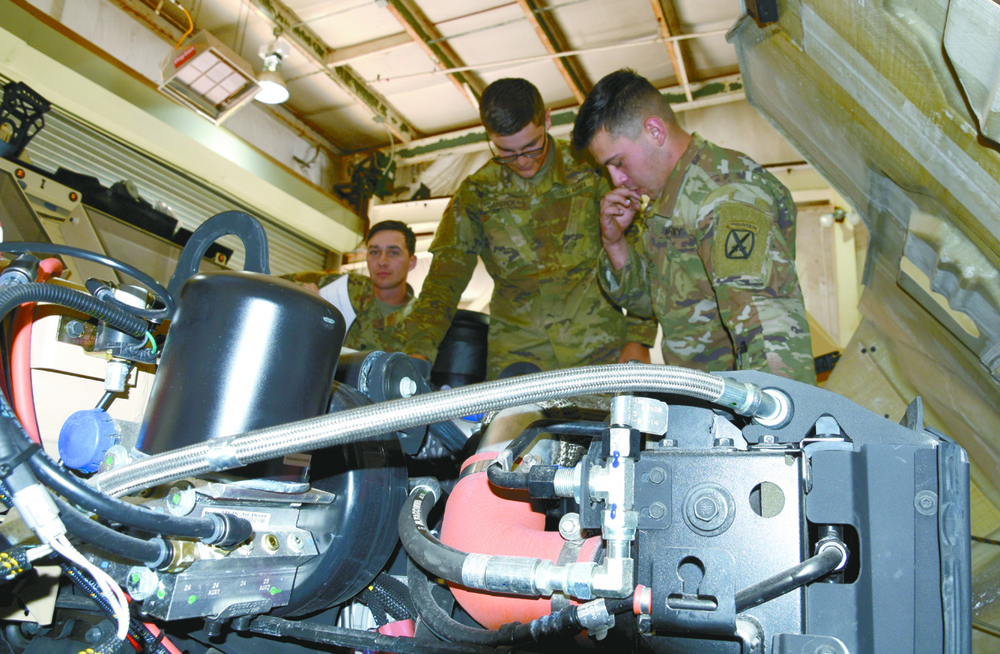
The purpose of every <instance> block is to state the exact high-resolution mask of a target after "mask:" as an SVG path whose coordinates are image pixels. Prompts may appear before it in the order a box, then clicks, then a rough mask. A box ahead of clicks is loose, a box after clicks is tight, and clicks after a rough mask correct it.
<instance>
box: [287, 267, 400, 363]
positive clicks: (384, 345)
mask: <svg viewBox="0 0 1000 654" xmlns="http://www.w3.org/2000/svg"><path fill="white" fill-rule="evenodd" d="M284 277H285V278H286V279H290V280H291V281H293V282H298V283H300V284H305V283H310V282H311V283H313V284H316V285H317V286H318V287H319V294H320V295H321V296H322V297H323V298H324V299H325V300H326V301H327V302H329V303H330V304H332V305H333V306H335V307H337V309H338V310H339V311H340V313H341V314H343V316H344V317H345V318H347V319H348V320H350V316H351V314H354V320H353V322H352V323H351V324H350V326H349V327H348V328H347V336H346V337H345V338H344V347H349V348H351V349H352V350H359V351H367V350H382V351H384V352H405V351H406V349H407V348H406V346H405V344H406V341H405V340H404V338H403V331H402V323H403V320H404V318H405V316H406V314H407V310H408V309H409V308H410V307H411V306H412V305H413V289H412V288H410V285H409V284H407V285H406V303H405V304H402V305H400V307H399V309H397V310H396V311H393V312H391V313H389V314H387V315H386V314H383V311H382V310H381V308H380V307H379V306H378V301H377V300H376V298H375V287H374V285H372V280H371V279H370V278H369V277H365V276H364V275H358V274H356V273H313V272H305V273H295V274H292V275H285V276H284ZM338 281H339V284H338V283H337V282H338ZM345 282H346V284H345Z"/></svg>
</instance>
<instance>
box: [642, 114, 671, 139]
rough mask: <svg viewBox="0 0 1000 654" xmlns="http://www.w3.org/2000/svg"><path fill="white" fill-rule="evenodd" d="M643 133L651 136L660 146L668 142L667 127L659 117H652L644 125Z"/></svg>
mask: <svg viewBox="0 0 1000 654" xmlns="http://www.w3.org/2000/svg"><path fill="white" fill-rule="evenodd" d="M642 128H643V131H644V132H646V133H647V134H649V136H650V138H652V139H653V140H654V141H655V142H656V144H657V145H658V146H662V145H663V144H664V143H665V142H666V140H667V126H666V124H665V123H664V122H663V120H661V119H660V118H659V117H658V116H650V117H649V118H647V119H646V120H645V122H643V124H642Z"/></svg>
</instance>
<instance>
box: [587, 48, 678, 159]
mask: <svg viewBox="0 0 1000 654" xmlns="http://www.w3.org/2000/svg"><path fill="white" fill-rule="evenodd" d="M650 115H656V116H659V117H660V118H662V119H663V120H664V121H665V122H667V123H668V124H671V125H676V124H677V117H676V116H675V115H674V111H673V109H671V108H670V103H669V102H667V100H666V98H664V97H663V94H662V93H660V92H659V91H657V90H656V87H655V86H653V85H652V84H651V83H650V82H649V80H647V79H646V78H645V77H642V76H641V75H639V74H638V73H636V72H635V71H634V70H630V69H628V68H622V69H621V70H616V71H615V72H613V73H610V74H608V75H605V76H604V78H602V79H601V81H600V82H598V83H597V84H596V85H595V86H594V89H593V90H592V91H591V92H590V93H589V94H588V95H587V99H586V100H584V101H583V104H582V105H580V110H579V111H578V112H577V114H576V121H575V122H574V123H573V147H574V148H576V149H577V150H585V149H586V148H587V146H589V145H590V142H591V141H593V140H594V136H595V135H596V134H597V133H598V132H599V131H601V130H602V129H603V130H605V131H607V133H608V134H609V135H611V136H613V137H615V138H620V137H622V136H627V137H628V138H630V139H632V140H635V139H637V138H639V134H640V132H641V131H642V122H643V121H644V120H645V118H646V117H647V116H650Z"/></svg>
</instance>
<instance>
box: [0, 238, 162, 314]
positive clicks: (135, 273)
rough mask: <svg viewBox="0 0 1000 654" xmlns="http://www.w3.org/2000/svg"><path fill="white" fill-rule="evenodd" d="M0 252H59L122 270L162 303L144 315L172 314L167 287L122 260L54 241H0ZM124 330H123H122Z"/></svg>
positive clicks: (120, 304) (124, 305) (117, 303)
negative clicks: (156, 309)
mask: <svg viewBox="0 0 1000 654" xmlns="http://www.w3.org/2000/svg"><path fill="white" fill-rule="evenodd" d="M0 252H15V253H21V252H31V253H37V252H44V253H46V254H59V255H63V256H67V257H77V258H79V259H85V260H87V261H92V262H94V263H98V264H101V265H103V266H107V267H109V268H113V269H114V270H117V271H119V272H123V273H125V274H126V275H128V276H129V277H132V278H133V279H135V280H136V281H138V282H140V283H141V284H143V285H145V286H146V288H148V289H149V290H151V291H152V292H153V295H155V296H156V297H157V298H158V299H159V300H160V302H162V303H163V306H164V308H163V309H161V310H159V311H154V312H147V313H151V315H148V316H146V317H148V318H150V319H164V320H165V319H167V318H169V317H170V316H172V315H174V309H175V305H174V298H173V297H172V296H171V295H170V293H169V292H167V289H165V288H163V285H162V284H160V283H159V282H158V281H156V280H155V279H153V278H152V277H150V276H149V275H147V274H146V273H144V272H142V271H141V270H139V269H138V268H135V267H133V266H130V265H128V264H127V263H125V262H123V261H118V260H117V259H112V258H111V257H106V256H104V255H103V254H98V253H96V252H90V251H88V250H84V249H82V248H75V247H72V246H69V245H57V244H55V243H13V242H7V243H0ZM114 303H115V305H116V306H120V307H124V308H125V310H126V311H128V310H130V309H134V308H135V307H129V306H128V305H126V304H123V303H120V302H118V301H117V300H114ZM122 331H124V330H122Z"/></svg>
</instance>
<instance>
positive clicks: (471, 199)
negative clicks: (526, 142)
mask: <svg viewBox="0 0 1000 654" xmlns="http://www.w3.org/2000/svg"><path fill="white" fill-rule="evenodd" d="M547 138H549V143H550V144H551V146H552V147H551V148H550V150H549V153H548V155H547V158H546V162H545V163H544V164H543V166H542V168H541V169H540V170H539V171H538V173H536V174H535V175H534V176H533V177H532V178H531V179H522V178H521V177H519V176H518V175H516V174H515V173H514V172H513V171H511V170H510V169H508V168H507V167H506V166H503V165H500V164H498V163H495V162H492V161H491V162H489V163H487V164H486V165H485V166H483V167H482V168H480V169H479V170H478V171H476V172H475V173H473V174H472V175H470V176H469V177H468V178H466V179H465V181H463V182H462V184H461V186H460V187H459V189H458V192H457V193H456V194H455V196H454V197H453V198H452V201H451V203H450V204H449V205H448V208H447V209H446V210H445V213H444V216H443V217H442V220H441V224H440V225H439V226H438V230H437V234H436V235H435V237H434V242H433V243H432V244H431V247H430V251H431V252H432V253H433V254H434V259H433V261H432V263H431V269H430V272H429V273H428V276H427V278H426V279H425V280H424V284H423V287H422V288H421V291H420V297H419V299H418V300H417V302H416V304H415V306H414V308H413V310H412V311H411V313H410V318H408V319H407V324H406V329H407V335H408V337H409V338H408V350H407V351H408V352H410V353H419V354H423V355H424V356H427V357H428V358H431V359H433V355H434V354H435V353H436V350H437V346H438V345H439V344H440V342H441V339H442V338H443V337H444V334H445V332H446V331H447V329H448V326H449V324H450V323H451V320H452V317H453V316H454V315H455V308H456V307H457V306H458V302H459V300H460V298H461V294H462V291H464V290H465V287H466V286H467V285H468V283H469V279H470V278H471V277H472V273H473V270H474V269H475V267H476V257H481V258H482V260H483V263H484V264H485V266H486V270H487V272H489V274H490V276H491V277H492V278H493V281H494V288H493V297H492V300H491V303H490V331H489V344H488V371H487V375H488V377H489V378H490V379H493V378H496V377H497V375H498V374H499V373H500V372H501V371H503V370H504V369H505V368H506V367H507V366H509V365H511V364H513V363H517V362H522V361H527V362H531V363H534V364H535V365H537V366H538V367H539V368H541V369H542V370H555V369H559V368H566V367H572V366H580V365H588V364H597V363H614V362H615V361H617V359H618V356H619V355H620V354H621V349H622V347H624V345H625V343H626V342H629V341H635V342H639V343H644V344H646V345H647V346H649V345H650V344H652V343H654V342H655V336H656V323H655V322H654V321H652V320H640V319H637V318H634V317H629V318H628V319H626V317H625V315H624V314H623V313H622V311H621V310H620V309H619V308H617V307H615V306H614V305H612V304H611V303H610V301H609V300H608V299H607V297H606V296H605V295H604V294H603V292H602V291H601V287H600V283H599V282H598V280H597V275H596V274H595V269H596V266H595V264H596V262H597V258H598V256H599V254H600V252H601V251H602V248H601V233H600V223H599V221H598V216H599V210H600V200H601V198H602V197H603V196H604V194H605V193H606V192H607V191H608V189H609V186H608V183H607V182H606V181H605V179H604V178H603V177H601V176H600V174H599V172H598V171H597V170H596V169H595V168H594V166H593V165H592V164H587V163H585V162H584V161H581V160H578V159H577V158H576V157H577V155H576V154H575V152H574V151H573V149H572V148H570V147H569V146H567V145H564V144H561V143H559V142H557V141H556V140H555V139H552V138H551V137H547ZM626 320H628V326H626Z"/></svg>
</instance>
